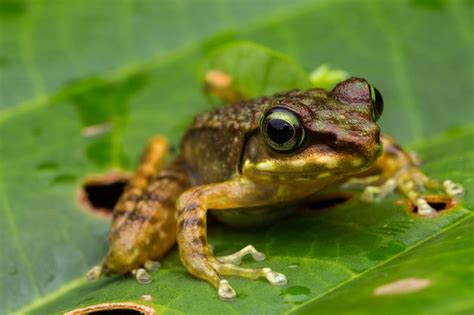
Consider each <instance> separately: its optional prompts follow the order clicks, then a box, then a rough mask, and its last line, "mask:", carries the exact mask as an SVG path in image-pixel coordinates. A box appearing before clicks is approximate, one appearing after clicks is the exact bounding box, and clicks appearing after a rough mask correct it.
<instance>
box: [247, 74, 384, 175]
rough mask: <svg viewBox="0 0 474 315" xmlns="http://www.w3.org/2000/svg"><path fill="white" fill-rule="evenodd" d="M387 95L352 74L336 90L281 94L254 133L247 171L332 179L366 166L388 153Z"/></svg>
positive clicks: (263, 112)
mask: <svg viewBox="0 0 474 315" xmlns="http://www.w3.org/2000/svg"><path fill="white" fill-rule="evenodd" d="M382 110H383V100H382V96H381V94H380V93H379V92H378V91H377V90H376V89H375V88H374V87H372V86H371V85H370V84H369V83H368V82H367V81H366V80H364V79H360V78H350V79H348V80H346V81H343V82H341V83H339V84H338V85H337V86H336V87H334V89H333V90H332V91H329V92H328V91H325V90H323V89H310V90H307V91H291V92H288V93H284V94H280V95H276V96H275V97H272V98H271V101H270V102H269V103H268V104H266V105H265V106H264V108H263V111H262V115H260V118H259V126H260V128H259V130H258V131H257V132H255V133H254V134H253V135H251V136H249V138H248V141H247V144H246V147H245V152H244V155H243V159H242V163H243V164H242V173H243V174H244V175H245V176H246V177H248V178H251V179H253V180H271V181H278V180H285V181H288V180H313V181H314V180H319V181H330V180H334V179H338V178H342V177H345V176H349V175H352V174H355V173H360V172H363V171H364V170H366V169H367V168H368V167H369V166H370V165H371V164H373V162H374V161H375V160H376V159H377V157H378V156H379V155H380V153H381V151H382V144H381V142H380V128H379V126H378V125H377V124H376V121H377V120H378V118H379V117H380V115H381V113H382Z"/></svg>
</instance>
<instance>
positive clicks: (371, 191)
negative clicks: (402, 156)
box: [361, 178, 397, 202]
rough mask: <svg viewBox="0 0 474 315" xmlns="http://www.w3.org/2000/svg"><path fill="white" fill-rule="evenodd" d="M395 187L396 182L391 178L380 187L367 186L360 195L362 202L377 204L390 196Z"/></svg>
mask: <svg viewBox="0 0 474 315" xmlns="http://www.w3.org/2000/svg"><path fill="white" fill-rule="evenodd" d="M396 187H397V181H396V180H395V179H393V178H391V179H389V180H387V181H386V182H385V183H383V184H382V185H380V186H367V187H365V189H364V192H363V193H362V196H361V198H362V200H364V201H365V202H378V201H381V200H382V199H384V198H385V197H386V196H387V195H389V194H391V193H392V192H393V191H394V190H395V188H396Z"/></svg>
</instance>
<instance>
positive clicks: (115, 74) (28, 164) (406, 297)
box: [0, 0, 474, 314]
mask: <svg viewBox="0 0 474 315" xmlns="http://www.w3.org/2000/svg"><path fill="white" fill-rule="evenodd" d="M472 13H473V6H472V3H471V2H470V1H462V0H460V1H455V0H452V1H434V2H429V1H419V0H416V1H415V0H413V1H408V0H407V1H397V2H395V1H383V2H379V1H371V0H363V1H351V0H338V1H327V0H319V1H285V0H280V1H262V2H255V1H247V0H246V1H237V0H235V1H228V2H222V1H211V0H202V1H198V2H186V1H181V2H177V3H175V2H169V1H160V2H157V1H129V0H124V1H122V2H120V4H118V3H117V2H115V1H114V2H112V1H108V0H105V1H67V2H65V1H40V0H38V1H21V0H7V1H2V2H0V214H1V216H2V219H1V220H0V242H1V244H0V246H1V247H0V248H1V255H0V257H1V259H0V270H1V271H0V313H2V314H4V313H11V312H18V313H34V314H54V313H58V314H59V313H62V312H64V311H68V310H71V309H73V308H76V307H83V306H88V305H92V304H96V303H102V302H110V301H135V302H136V303H139V304H143V305H150V306H153V307H155V308H156V309H157V310H158V311H161V312H163V313H189V312H192V313H196V314H200V313H255V310H258V311H259V312H260V313H282V312H289V313H292V312H301V313H303V312H305V310H306V311H312V312H314V310H316V311H318V313H322V314H325V313H326V314H331V313H335V312H346V313H354V314H355V313H357V314H360V313H368V312H372V313H377V311H378V312H384V313H392V314H397V313H400V311H401V310H403V311H405V312H410V313H428V312H429V313H438V314H446V313H454V312H458V313H464V312H467V311H468V310H472V309H473V308H474V305H473V303H472V302H471V300H472V299H470V296H469V293H470V290H472V289H471V288H472V281H470V280H469V279H472V271H473V270H472V266H471V265H472V264H470V261H472V257H473V253H472V251H473V245H472V244H474V243H473V242H472V233H470V231H471V230H472V220H473V219H472V212H470V210H472V209H473V207H474V197H473V194H472V191H474V181H473V177H474V176H473V175H474V165H473V163H472V161H473V158H474V153H473V151H474V148H473V146H472V138H473V136H474V126H472V125H469V124H472V117H474V112H473V110H474V109H473V106H472V104H473V103H474V99H473V95H472V91H471V89H472V86H473V85H474V84H473V83H474V82H473V80H474V79H473V76H472V69H471V67H470V66H469V65H470V63H471V62H472V52H473V40H472V36H471V34H470V30H471V29H472ZM233 40H244V41H253V42H256V43H258V44H259V45H265V46H267V47H269V48H270V49H274V50H278V51H282V52H283V53H284V54H286V55H289V56H290V57H289V58H291V59H292V60H296V61H297V62H298V63H301V64H302V67H303V69H304V70H305V71H306V72H307V73H309V72H310V71H312V70H313V69H315V68H317V67H319V66H320V65H322V64H328V65H330V67H331V68H334V69H344V70H345V71H347V72H348V73H349V75H354V76H360V77H365V78H367V79H368V80H369V81H370V82H371V83H372V84H374V85H375V86H377V88H378V89H379V90H380V91H381V92H382V93H383V95H384V100H385V104H386V107H385V108H386V110H385V112H384V114H383V115H382V119H381V124H382V127H383V130H384V131H385V132H388V133H390V134H392V135H393V136H395V137H397V138H398V139H400V140H401V141H402V143H403V144H407V143H408V142H411V143H413V144H412V146H411V148H413V149H414V150H416V151H417V152H418V153H419V154H420V156H421V157H422V158H423V160H425V161H426V162H425V164H424V165H423V170H424V171H426V172H427V173H428V174H429V175H430V176H432V177H434V178H438V179H446V178H449V179H452V180H453V181H456V182H460V183H462V184H463V185H464V187H465V189H466V191H467V193H466V195H465V197H464V198H463V199H462V204H461V205H460V206H459V207H457V208H456V209H453V210H450V211H447V212H446V213H444V214H442V215H440V216H438V217H436V218H433V219H422V218H417V217H413V216H411V215H410V214H408V213H407V212H406V211H405V209H404V208H403V207H402V206H400V205H397V204H396V201H397V200H398V199H399V198H400V196H399V195H394V196H392V197H391V198H389V199H388V200H386V201H384V202H382V203H379V204H372V205H366V204H363V203H361V202H359V201H357V200H356V199H353V200H351V201H350V202H348V203H346V204H343V205H341V206H339V207H337V208H334V209H328V210H325V211H318V212H315V211H306V212H305V211H303V212H302V213H300V214H299V215H296V216H293V217H291V218H289V219H288V220H285V221H284V222H280V223H278V224H275V225H273V226H271V227H269V228H262V229H255V230H236V229H229V228H226V227H225V226H221V225H219V224H213V225H212V226H211V227H210V240H211V242H212V243H213V244H214V245H215V250H216V253H217V254H219V255H220V254H225V253H230V252H233V251H235V250H238V249H240V248H241V247H243V246H245V245H247V244H253V245H255V246H256V247H257V248H258V249H260V250H262V251H264V252H265V253H266V254H267V256H268V260H267V261H265V262H261V263H254V262H245V264H246V265H248V266H267V265H268V266H271V267H272V268H274V269H275V270H278V271H281V272H284V273H285V274H286V275H287V277H288V279H289V284H288V286H287V287H286V288H277V287H272V286H270V285H268V284H267V283H265V282H264V281H249V280H244V279H231V282H232V284H233V285H234V287H235V289H236V290H237V292H238V293H239V298H238V299H237V300H236V301H235V302H234V303H224V302H221V301H220V300H218V299H217V297H216V292H215V290H214V289H213V288H211V287H210V286H209V285H208V284H207V283H204V282H202V281H199V280H196V279H194V278H192V277H191V276H189V275H188V274H187V272H186V271H185V270H184V268H183V267H182V266H181V264H180V262H179V259H178V256H177V253H176V250H174V251H172V252H171V253H170V254H169V255H168V256H166V257H165V258H164V259H163V260H162V263H163V267H162V268H161V270H159V271H157V272H156V273H154V274H153V278H154V281H153V282H152V284H150V285H147V286H142V285H138V284H137V283H136V282H135V281H134V280H133V279H131V278H125V277H112V278H109V279H101V280H100V281H98V282H96V283H93V284H88V283H86V282H85V280H84V278H83V275H84V273H85V271H86V270H87V269H88V268H90V267H91V266H92V265H94V264H95V263H97V262H98V261H99V260H100V259H101V258H102V257H103V255H104V254H105V251H106V248H107V233H108V228H109V222H108V220H106V219H104V218H102V217H98V216H96V215H94V214H91V213H89V212H87V211H85V210H84V209H82V207H81V206H80V205H79V203H78V201H77V200H78V199H77V195H78V191H79V189H80V186H81V184H82V183H83V182H84V180H85V178H87V177H88V176H90V175H93V174H99V173H105V172H109V171H111V170H117V169H122V170H130V169H131V168H133V166H134V165H136V163H137V161H138V157H139V155H140V152H141V149H142V148H143V145H144V143H145V141H146V139H147V138H149V137H151V136H152V135H153V134H156V133H160V134H164V135H166V136H168V137H169V138H170V139H171V141H172V142H173V143H176V144H177V143H178V142H179V138H180V136H181V134H182V132H183V131H184V130H185V128H186V125H187V124H188V123H189V121H190V119H191V118H192V116H193V115H194V114H196V113H197V112H200V111H205V110H208V109H209V108H210V106H209V105H208V102H207V99H206V97H205V96H204V95H203V94H202V93H201V91H200V89H201V87H200V85H199V83H198V82H197V80H196V71H197V70H196V69H197V68H196V67H197V66H198V65H199V63H200V62H202V60H203V58H204V60H206V57H205V56H209V54H212V52H211V51H213V49H214V48H215V47H217V46H219V47H220V46H221V45H224V44H230V42H231V41H233ZM218 49H219V48H218ZM263 51H264V53H268V56H267V57H268V59H269V60H275V61H277V63H278V64H280V65H282V67H283V69H281V70H279V71H278V73H284V72H287V73H293V74H296V75H298V73H301V70H296V69H297V68H299V66H297V65H296V66H295V65H294V64H293V65H292V62H287V60H288V58H287V57H283V58H282V57H281V55H280V53H276V54H275V53H273V52H268V50H267V49H263ZM249 53H250V54H252V56H253V57H254V56H258V55H259V54H261V53H262V50H260V49H258V48H256V49H255V50H254V49H250V52H249ZM264 57H265V56H264ZM257 66H262V65H261V64H259V63H257ZM286 66H288V68H286ZM272 69H273V68H272ZM272 80H273V77H272ZM275 80H276V79H275ZM246 82H247V80H244V82H243V83H244V84H245V83H246ZM275 82H278V81H275ZM285 82H290V81H285ZM255 84H256V86H264V85H258V82H256V83H255ZM285 84H286V83H285ZM253 91H255V93H257V92H258V91H259V90H258V89H254V90H253ZM269 91H270V90H269ZM91 128H92V129H91ZM94 128H95V129H94ZM447 128H449V129H447ZM91 131H94V132H91ZM404 278H417V279H427V280H429V283H430V285H429V286H428V287H427V288H424V289H421V290H420V291H417V292H412V293H409V294H400V295H391V296H388V295H387V296H386V295H382V296H376V295H374V292H375V291H374V290H376V289H377V288H379V287H381V286H383V285H386V284H388V283H391V282H393V281H396V280H400V279H404ZM143 295H151V296H152V300H151V301H145V300H144V299H143V298H142V296H143Z"/></svg>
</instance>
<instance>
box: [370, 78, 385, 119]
mask: <svg viewBox="0 0 474 315" xmlns="http://www.w3.org/2000/svg"><path fill="white" fill-rule="evenodd" d="M370 99H371V100H372V119H373V120H374V121H377V120H379V118H380V116H381V115H382V112H383V98H382V94H380V92H379V90H377V89H376V88H375V87H373V86H372V85H370Z"/></svg>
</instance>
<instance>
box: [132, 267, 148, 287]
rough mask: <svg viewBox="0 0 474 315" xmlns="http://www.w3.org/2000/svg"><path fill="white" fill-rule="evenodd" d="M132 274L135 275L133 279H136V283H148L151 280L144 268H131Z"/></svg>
mask: <svg viewBox="0 0 474 315" xmlns="http://www.w3.org/2000/svg"><path fill="white" fill-rule="evenodd" d="M132 274H133V275H134V276H135V279H137V281H138V283H140V284H148V283H150V282H151V281H152V278H151V276H150V275H149V274H148V272H147V271H146V269H144V268H138V269H135V270H132Z"/></svg>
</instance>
